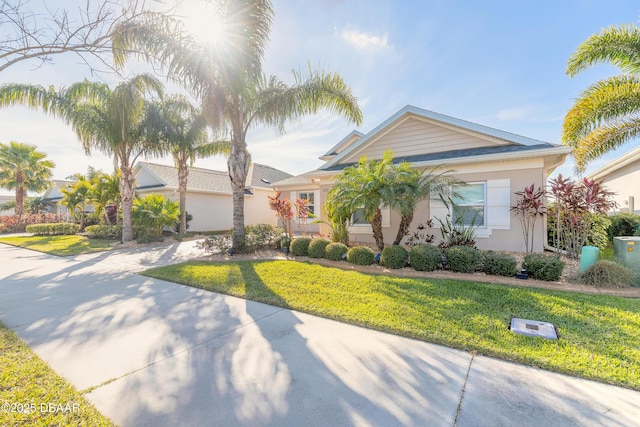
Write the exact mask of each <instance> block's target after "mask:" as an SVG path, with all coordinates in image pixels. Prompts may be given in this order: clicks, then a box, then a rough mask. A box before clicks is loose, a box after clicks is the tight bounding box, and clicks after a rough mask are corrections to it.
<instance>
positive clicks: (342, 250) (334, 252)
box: [326, 242, 349, 261]
mask: <svg viewBox="0 0 640 427" xmlns="http://www.w3.org/2000/svg"><path fill="white" fill-rule="evenodd" d="M348 250H349V248H347V245H345V244H344V243H340V242H333V243H329V244H328V245H327V247H326V258H327V259H328V260H331V261H340V260H342V256H343V255H344V254H346V253H347V251H348Z"/></svg>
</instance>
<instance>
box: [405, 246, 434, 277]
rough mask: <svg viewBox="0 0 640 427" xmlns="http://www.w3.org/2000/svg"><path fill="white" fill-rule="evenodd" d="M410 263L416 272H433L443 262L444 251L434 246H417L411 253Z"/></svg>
mask: <svg viewBox="0 0 640 427" xmlns="http://www.w3.org/2000/svg"><path fill="white" fill-rule="evenodd" d="M409 262H410V263H411V267H413V269H414V270H416V271H433V270H435V269H436V268H438V266H439V265H440V262H442V249H440V248H439V247H437V246H433V245H426V244H423V245H416V246H414V247H412V248H411V251H410V252H409Z"/></svg>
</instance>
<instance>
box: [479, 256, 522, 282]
mask: <svg viewBox="0 0 640 427" xmlns="http://www.w3.org/2000/svg"><path fill="white" fill-rule="evenodd" d="M482 270H483V271H484V272H485V273H486V274H491V275H494V276H507V277H510V276H515V275H516V273H517V272H518V260H516V258H515V257H514V256H512V255H509V254H501V253H498V252H493V251H487V252H485V253H484V263H483V268H482Z"/></svg>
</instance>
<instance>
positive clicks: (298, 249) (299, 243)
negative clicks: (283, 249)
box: [289, 237, 311, 256]
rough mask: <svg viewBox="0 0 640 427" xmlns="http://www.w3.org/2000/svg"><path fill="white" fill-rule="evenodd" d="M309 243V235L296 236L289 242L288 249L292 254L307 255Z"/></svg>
mask: <svg viewBox="0 0 640 427" xmlns="http://www.w3.org/2000/svg"><path fill="white" fill-rule="evenodd" d="M310 243H311V237H296V238H295V239H293V241H292V242H291V247H290V248H289V250H290V251H291V254H292V255H293V256H307V255H309V244H310Z"/></svg>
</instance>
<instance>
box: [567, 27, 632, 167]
mask: <svg viewBox="0 0 640 427" xmlns="http://www.w3.org/2000/svg"><path fill="white" fill-rule="evenodd" d="M602 62H608V63H611V64H612V65H615V66H617V67H618V68H619V69H620V70H621V71H622V72H623V74H621V75H617V76H613V77H609V78H606V79H604V80H601V81H599V82H597V83H595V84H593V85H591V86H590V87H589V88H587V89H586V90H585V91H584V92H582V94H580V96H579V97H578V99H577V100H576V101H575V103H574V104H573V106H572V107H571V109H570V110H569V112H568V113H567V115H566V116H565V119H564V125H563V129H562V131H563V134H562V143H563V144H565V145H570V146H572V147H574V150H573V156H574V158H575V160H576V168H577V169H578V171H584V169H585V167H586V165H587V164H588V163H589V162H590V161H592V160H595V159H597V158H599V157H600V156H602V155H603V154H605V153H607V152H608V151H611V150H614V149H616V148H618V147H619V146H621V145H622V144H624V143H625V142H627V141H629V140H631V139H633V138H635V137H636V136H638V135H639V134H640V28H638V27H636V26H635V25H622V26H620V27H609V28H606V29H604V30H602V32H600V33H599V34H594V35H592V36H591V37H589V38H588V39H587V40H585V41H584V42H583V43H582V44H581V45H580V46H579V47H578V49H577V50H576V51H575V52H574V53H573V54H572V55H571V57H570V58H569V62H568V65H567V74H568V75H569V76H571V77H573V76H575V75H576V74H578V73H579V72H581V71H582V70H584V69H586V68H588V67H590V66H592V65H594V64H597V63H602Z"/></svg>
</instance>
